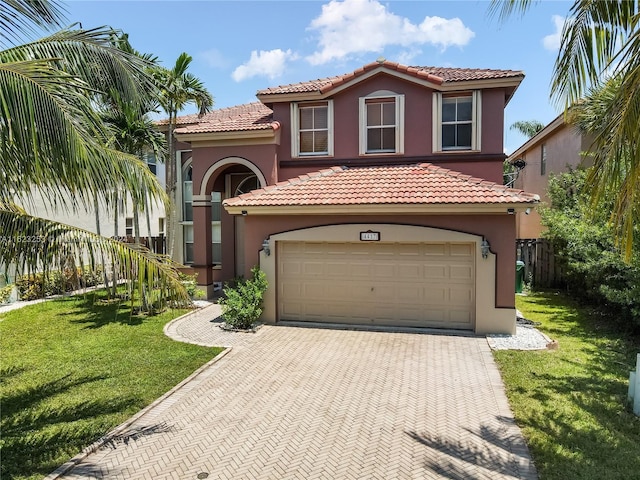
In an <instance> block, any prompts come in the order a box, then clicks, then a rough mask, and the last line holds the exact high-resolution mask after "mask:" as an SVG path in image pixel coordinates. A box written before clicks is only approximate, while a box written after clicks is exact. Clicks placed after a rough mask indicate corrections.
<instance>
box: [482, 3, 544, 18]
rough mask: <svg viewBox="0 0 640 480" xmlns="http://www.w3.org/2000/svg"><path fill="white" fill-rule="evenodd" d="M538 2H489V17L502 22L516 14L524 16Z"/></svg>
mask: <svg viewBox="0 0 640 480" xmlns="http://www.w3.org/2000/svg"><path fill="white" fill-rule="evenodd" d="M538 1H539V0H491V3H490V4H489V11H488V13H489V16H490V17H495V16H497V17H498V19H499V20H500V21H501V22H503V21H505V20H506V19H507V18H509V17H512V16H513V15H515V14H516V13H518V14H520V15H524V14H525V12H526V11H527V10H529V8H531V6H532V5H533V4H534V3H537V2H538Z"/></svg>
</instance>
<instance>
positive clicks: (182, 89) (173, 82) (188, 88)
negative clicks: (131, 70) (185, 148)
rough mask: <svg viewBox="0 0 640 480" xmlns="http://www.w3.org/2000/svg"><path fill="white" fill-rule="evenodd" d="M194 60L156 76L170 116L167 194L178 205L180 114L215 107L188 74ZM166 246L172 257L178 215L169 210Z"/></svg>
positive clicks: (178, 62)
mask: <svg viewBox="0 0 640 480" xmlns="http://www.w3.org/2000/svg"><path fill="white" fill-rule="evenodd" d="M192 60H193V59H192V58H191V56H190V55H187V54H186V53H181V54H180V56H179V57H178V59H177V60H176V63H175V65H174V66H173V67H172V68H170V69H168V68H157V69H156V70H155V72H154V76H155V78H156V81H157V84H158V85H160V94H159V99H158V100H159V102H160V106H161V107H162V109H163V110H164V111H165V112H166V113H167V115H169V121H168V129H169V131H168V144H169V148H168V150H169V152H168V157H167V160H166V162H165V165H166V190H167V195H169V198H171V200H173V201H174V202H175V190H176V181H177V171H176V155H175V146H174V139H173V131H174V130H175V128H176V118H177V116H178V113H179V112H180V111H181V110H182V109H183V108H185V107H186V106H187V105H189V104H195V105H196V106H197V107H198V111H199V114H200V115H204V114H205V113H207V112H208V111H209V110H210V109H211V107H212V106H213V97H212V96H211V93H209V91H208V90H207V89H206V88H205V86H204V84H203V83H202V82H201V81H200V80H199V79H198V78H197V77H195V76H194V75H193V74H192V73H189V72H188V71H187V70H188V68H189V65H190V64H191V61H192ZM166 218H167V246H168V252H169V255H171V256H172V255H173V244H174V231H173V226H174V223H175V215H174V213H173V211H171V210H170V209H167V212H166Z"/></svg>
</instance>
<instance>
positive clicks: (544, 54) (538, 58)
mask: <svg viewBox="0 0 640 480" xmlns="http://www.w3.org/2000/svg"><path fill="white" fill-rule="evenodd" d="M570 5H571V2H567V1H542V2H540V3H538V4H536V5H534V7H533V8H532V9H531V10H530V11H529V12H528V13H527V14H525V15H524V16H519V15H517V16H514V17H512V18H511V19H509V20H508V21H506V22H500V21H499V20H498V19H496V18H490V17H489V15H488V6H489V3H488V2H487V1H458V0H450V1H430V0H422V1H386V2H384V1H380V0H333V1H303V0H298V1H267V0H262V1H244V0H236V1H158V0H155V1H93V0H84V1H69V2H67V3H66V4H65V7H66V9H67V17H68V21H69V23H73V22H81V23H82V26H83V27H84V28H93V27H97V26H102V25H110V26H112V27H114V28H117V29H121V30H123V31H124V32H127V33H128V34H129V39H130V41H131V43H132V45H133V46H134V47H135V48H136V49H138V50H139V51H141V52H145V53H153V54H154V55H156V56H158V58H159V59H160V60H161V61H162V63H163V65H165V66H171V65H172V64H173V63H174V62H175V60H176V58H177V57H178V55H179V54H180V53H181V52H187V53H188V54H190V55H191V56H192V57H193V63H192V65H191V68H190V71H191V72H192V73H193V74H195V75H196V76H197V77H199V78H200V79H201V80H202V81H203V82H204V84H205V86H206V87H207V88H208V89H209V90H210V91H211V93H212V94H213V95H214V97H215V100H216V108H221V107H227V106H231V105H237V104H241V103H247V102H252V101H255V100H256V98H255V93H256V91H257V90H259V89H262V88H266V87H269V86H275V85H282V84H288V83H296V82H300V81H304V80H311V79H315V78H323V77H327V76H332V75H338V74H341V73H346V72H350V71H353V70H355V69H356V68H358V67H360V66H362V65H365V64H367V63H370V62H372V61H375V60H376V58H378V57H380V56H383V57H385V58H386V59H388V60H391V61H397V62H400V63H403V64H407V65H425V66H426V65H431V66H450V67H468V68H501V69H512V70H522V71H524V72H525V75H526V77H525V79H524V81H523V83H522V85H521V86H520V88H519V89H518V90H517V91H516V94H515V96H514V97H513V99H512V100H511V102H510V103H509V105H508V107H507V110H506V127H507V128H506V132H505V151H506V152H507V153H510V152H512V151H514V150H515V149H517V148H518V147H519V146H520V145H521V144H522V143H523V142H524V141H525V138H523V137H522V136H521V135H520V134H518V133H516V132H515V131H509V129H508V127H509V125H511V124H512V123H513V122H515V121H517V120H533V119H535V120H539V121H541V122H543V123H548V122H550V121H551V120H553V118H555V117H556V116H557V115H558V113H559V110H558V108H557V107H556V106H554V105H553V104H552V103H551V101H550V100H549V83H550V79H551V74H552V70H553V64H554V61H555V58H556V54H557V51H558V32H559V29H561V27H562V21H563V17H564V16H565V15H567V12H568V11H569V7H570ZM185 113H190V111H186V112H185Z"/></svg>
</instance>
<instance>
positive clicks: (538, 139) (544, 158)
mask: <svg viewBox="0 0 640 480" xmlns="http://www.w3.org/2000/svg"><path fill="white" fill-rule="evenodd" d="M591 143H592V139H590V138H589V137H588V136H586V135H584V134H582V133H580V132H579V131H578V129H577V128H576V127H575V126H573V125H571V124H568V123H567V122H566V121H565V118H564V114H560V115H558V116H557V117H556V118H555V119H554V120H553V121H552V122H551V123H549V124H548V125H547V126H545V127H544V128H543V129H542V130H540V132H538V133H537V134H536V135H535V136H533V137H532V138H530V139H529V140H527V141H526V142H525V143H524V144H522V146H520V147H519V148H518V149H517V150H516V151H515V152H513V153H512V154H511V155H509V157H508V158H507V160H508V161H509V162H510V163H512V164H513V163H515V162H520V163H519V165H520V166H521V168H522V169H521V170H520V171H519V172H518V176H517V178H516V180H515V182H514V184H513V187H514V188H516V189H522V190H525V191H527V192H533V193H537V194H538V195H539V196H540V201H541V202H542V203H545V202H547V201H548V196H547V188H548V186H549V174H553V173H561V172H566V171H567V170H568V169H569V168H586V167H589V166H591V164H592V162H591V160H590V158H589V157H588V156H585V155H584V152H587V151H588V150H589V148H590V147H591ZM543 231H544V227H543V226H542V224H541V223H540V214H539V213H538V211H537V209H533V208H532V209H531V210H530V211H529V213H528V214H525V213H524V212H521V213H518V214H517V215H516V238H518V239H527V240H528V239H536V238H540V237H541V236H542V232H543Z"/></svg>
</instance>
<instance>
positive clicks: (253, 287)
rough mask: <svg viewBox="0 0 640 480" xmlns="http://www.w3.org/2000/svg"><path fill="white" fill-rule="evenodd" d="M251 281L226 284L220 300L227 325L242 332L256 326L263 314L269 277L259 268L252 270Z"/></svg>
mask: <svg viewBox="0 0 640 480" xmlns="http://www.w3.org/2000/svg"><path fill="white" fill-rule="evenodd" d="M251 274H252V277H253V278H251V279H248V280H245V279H239V280H236V281H235V282H233V283H234V284H228V283H227V284H225V287H224V290H223V292H224V298H222V299H221V300H220V305H222V316H223V318H224V320H225V322H226V323H227V325H229V326H231V327H233V328H237V329H240V330H247V329H250V328H252V327H253V326H254V324H255V322H256V321H257V320H258V318H260V315H261V314H262V298H263V296H264V292H265V291H266V290H267V276H266V275H265V273H264V272H263V271H262V270H260V268H259V267H257V266H256V267H253V269H251Z"/></svg>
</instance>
